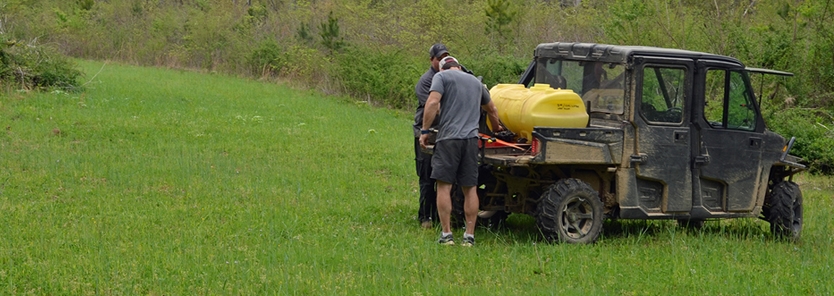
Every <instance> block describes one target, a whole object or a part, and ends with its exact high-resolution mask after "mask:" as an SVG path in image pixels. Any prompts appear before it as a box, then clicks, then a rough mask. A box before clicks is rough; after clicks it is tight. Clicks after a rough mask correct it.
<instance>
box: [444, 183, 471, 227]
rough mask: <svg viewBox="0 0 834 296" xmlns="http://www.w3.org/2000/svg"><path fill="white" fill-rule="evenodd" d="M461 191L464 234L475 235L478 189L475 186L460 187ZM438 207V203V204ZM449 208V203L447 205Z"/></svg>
mask: <svg viewBox="0 0 834 296" xmlns="http://www.w3.org/2000/svg"><path fill="white" fill-rule="evenodd" d="M461 188H462V189H463V198H464V201H463V213H464V215H465V216H466V233H467V234H471V235H475V224H476V222H477V219H478V207H479V201H478V189H477V188H476V187H475V186H465V187H461ZM438 205H439V203H438ZM449 207H450V208H451V202H450V203H449Z"/></svg>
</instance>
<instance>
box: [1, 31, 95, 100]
mask: <svg viewBox="0 0 834 296" xmlns="http://www.w3.org/2000/svg"><path fill="white" fill-rule="evenodd" d="M79 76H81V71H79V70H77V69H75V64H74V63H73V62H72V61H70V60H69V59H68V58H67V57H65V56H63V55H61V54H60V53H58V52H57V51H56V50H54V49H52V48H49V47H45V46H40V45H36V44H24V43H21V42H16V41H13V40H7V39H5V38H4V39H0V82H2V84H4V85H8V86H9V87H12V88H19V89H39V88H59V89H62V90H66V91H73V90H77V89H78V88H79V84H78V81H77V79H78V77H79Z"/></svg>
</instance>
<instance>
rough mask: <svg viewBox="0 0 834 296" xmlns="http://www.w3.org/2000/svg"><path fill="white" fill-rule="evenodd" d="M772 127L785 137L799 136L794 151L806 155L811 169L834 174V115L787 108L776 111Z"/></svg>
mask: <svg viewBox="0 0 834 296" xmlns="http://www.w3.org/2000/svg"><path fill="white" fill-rule="evenodd" d="M826 119H827V120H826ZM768 126H769V127H770V128H771V129H772V130H773V131H775V132H777V133H779V134H781V135H783V136H785V137H796V142H795V143H794V146H793V148H792V149H791V154H794V155H797V156H799V157H802V158H803V159H804V160H805V162H806V164H807V165H808V168H809V170H810V171H811V172H813V173H822V174H832V173H834V149H831V147H834V130H833V129H834V117H832V116H831V114H830V112H827V111H825V110H821V109H800V108H792V109H786V110H783V111H781V112H775V113H774V114H773V115H772V117H771V118H770V120H769V121H768Z"/></svg>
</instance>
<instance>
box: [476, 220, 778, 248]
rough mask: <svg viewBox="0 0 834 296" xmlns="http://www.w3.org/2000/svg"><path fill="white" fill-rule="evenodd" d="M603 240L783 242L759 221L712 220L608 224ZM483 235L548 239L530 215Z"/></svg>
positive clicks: (485, 230) (517, 240) (510, 241)
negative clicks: (697, 224)
mask: <svg viewBox="0 0 834 296" xmlns="http://www.w3.org/2000/svg"><path fill="white" fill-rule="evenodd" d="M602 227H603V229H602V233H601V234H600V238H599V240H606V241H609V242H611V241H614V242H616V241H620V240H621V241H628V240H642V239H662V238H666V237H668V236H670V235H674V236H684V237H690V238H693V239H705V238H708V239H718V238H724V239H728V240H750V241H762V240H764V241H782V240H780V239H778V238H776V237H775V236H773V235H772V234H771V233H770V231H769V229H768V224H767V223H766V222H763V221H759V219H756V218H741V219H722V220H709V221H707V222H706V223H705V224H704V226H703V227H700V228H693V227H685V226H679V225H678V224H677V223H676V221H674V220H610V219H609V220H606V221H605V222H604V224H603V226H602ZM478 231H479V232H480V233H482V234H484V233H489V235H490V236H493V237H494V238H493V239H494V240H495V241H497V242H505V243H507V244H533V243H542V242H544V238H543V236H542V235H541V233H540V232H539V230H538V228H537V227H536V221H535V219H534V218H533V217H531V216H529V215H520V214H513V215H510V216H509V217H508V218H507V220H506V221H505V222H504V223H501V224H498V225H484V226H481V227H479V228H478Z"/></svg>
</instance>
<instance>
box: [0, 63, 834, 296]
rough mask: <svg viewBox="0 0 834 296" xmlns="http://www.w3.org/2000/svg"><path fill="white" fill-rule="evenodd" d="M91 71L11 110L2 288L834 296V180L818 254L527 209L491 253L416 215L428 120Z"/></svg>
mask: <svg viewBox="0 0 834 296" xmlns="http://www.w3.org/2000/svg"><path fill="white" fill-rule="evenodd" d="M80 66H81V67H82V68H83V70H84V71H85V72H86V73H87V74H88V75H87V78H86V79H85V81H87V80H89V81H90V82H89V83H88V84H87V85H86V87H87V90H86V91H85V92H83V93H61V92H53V93H43V94H23V93H14V94H11V95H3V96H2V97H0V127H2V130H0V236H2V237H0V294H48V295H55V294H69V295H93V294H105V295H113V294H115V295H121V294H147V295H163V294H165V295H192V294H196V295H204V294H208V295H217V294H236V295H251V294H279V295H287V294H289V295H294V294H299V295H320V294H324V295H331V294H335V295H547V294H564V293H566V294H572V295H576V294H606V295H668V294H684V295H699V294H703V295H721V294H725V295H737V294H745V295H751V294H763V295H786V294H787V295H793V294H811V295H813V294H817V295H826V294H832V293H834V283H832V281H831V280H830V278H831V275H832V274H833V273H834V268H832V266H834V247H832V243H834V218H832V215H831V214H830V213H834V199H833V198H832V196H834V180H832V179H830V178H824V177H809V176H802V177H800V178H799V179H798V182H799V183H800V185H801V186H802V189H803V191H804V197H805V228H804V230H803V238H802V241H801V242H799V243H787V242H780V241H777V240H774V239H773V237H771V235H770V234H769V233H768V230H767V229H768V224H767V223H765V222H764V221H760V220H755V219H742V220H732V221H729V220H727V221H710V222H707V224H706V226H705V227H704V228H703V229H701V230H697V231H694V230H686V229H682V228H678V227H676V226H675V224H674V223H673V222H668V221H653V222H618V223H608V224H607V225H606V227H605V230H604V232H603V236H602V237H601V238H600V240H599V242H598V243H597V244H595V245H589V246H575V245H548V244H543V243H541V242H539V240H538V238H537V235H536V231H535V227H534V224H533V221H532V220H531V219H530V218H529V217H525V216H511V217H510V220H509V222H510V223H509V227H508V228H506V229H502V230H495V231H492V230H488V229H479V230H478V233H477V237H478V245H477V246H476V247H475V248H462V247H440V246H438V245H437V244H436V243H435V240H436V238H437V235H438V231H437V230H423V229H420V228H419V227H418V224H417V222H416V220H415V216H416V211H417V192H416V190H417V183H416V176H415V174H414V165H413V150H412V149H413V148H412V145H413V143H412V136H411V132H410V127H409V124H410V121H411V114H408V113H402V112H397V111H391V110H385V109H376V108H371V107H368V106H366V105H365V104H363V103H361V102H354V101H352V100H348V99H343V98H332V97H325V96H322V95H320V94H316V93H312V92H306V91H298V90H292V89H289V88H286V87H283V86H279V85H275V84H270V83H261V82H253V81H247V80H242V79H237V78H230V77H225V76H218V75H208V74H197V73H191V72H182V71H174V70H162V69H153V68H139V67H130V66H123V65H115V64H106V65H103V64H102V63H100V62H80ZM94 75H95V77H93V76H94ZM456 235H457V236H458V237H459V236H460V232H458V233H456Z"/></svg>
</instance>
